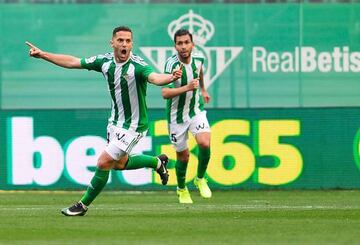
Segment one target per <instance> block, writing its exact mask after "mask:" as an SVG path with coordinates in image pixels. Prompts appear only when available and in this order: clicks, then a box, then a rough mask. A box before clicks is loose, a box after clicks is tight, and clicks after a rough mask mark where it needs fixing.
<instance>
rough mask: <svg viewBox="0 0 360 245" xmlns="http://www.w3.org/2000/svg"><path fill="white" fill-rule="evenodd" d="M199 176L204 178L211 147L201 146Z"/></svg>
mask: <svg viewBox="0 0 360 245" xmlns="http://www.w3.org/2000/svg"><path fill="white" fill-rule="evenodd" d="M198 159H199V164H198V169H197V177H198V178H200V179H201V178H203V177H204V175H205V172H206V169H207V166H208V163H209V160H210V148H201V147H199V153H198Z"/></svg>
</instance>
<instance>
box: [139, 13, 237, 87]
mask: <svg viewBox="0 0 360 245" xmlns="http://www.w3.org/2000/svg"><path fill="white" fill-rule="evenodd" d="M181 28H185V29H188V30H189V31H190V32H191V33H192V35H193V39H194V43H195V45H196V48H195V50H194V52H197V53H200V54H202V56H204V57H205V64H204V79H205V81H206V83H205V86H206V87H209V86H210V85H211V84H212V83H213V82H214V81H215V80H216V79H217V78H218V77H219V76H220V75H221V73H222V72H223V71H224V70H225V69H226V68H227V67H228V66H229V65H230V64H231V62H233V60H234V59H235V58H236V57H237V56H238V55H239V54H240V52H241V51H242V50H243V47H206V46H205V44H206V42H207V41H209V40H210V39H211V38H212V36H213V35H214V33H215V27H214V25H213V23H212V22H211V21H209V20H206V19H204V18H203V17H202V16H201V15H198V14H195V13H194V12H193V11H192V10H189V12H188V13H187V14H184V15H182V16H180V17H179V18H177V19H176V20H173V21H172V22H170V23H169V25H168V34H169V36H170V38H171V40H172V39H173V36H174V34H175V32H176V31H177V30H178V29H181ZM140 50H141V52H142V53H143V54H144V55H145V56H146V58H147V59H148V60H149V61H150V62H151V63H152V64H153V65H154V66H155V67H156V69H158V70H159V71H160V72H162V71H163V69H164V66H165V62H166V59H167V58H168V57H170V56H171V55H173V54H174V53H175V49H174V47H140Z"/></svg>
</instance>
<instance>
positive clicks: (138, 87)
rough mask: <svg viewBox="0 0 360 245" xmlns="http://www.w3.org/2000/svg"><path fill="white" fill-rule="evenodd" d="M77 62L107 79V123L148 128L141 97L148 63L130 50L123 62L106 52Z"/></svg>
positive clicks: (144, 103)
mask: <svg viewBox="0 0 360 245" xmlns="http://www.w3.org/2000/svg"><path fill="white" fill-rule="evenodd" d="M81 66H82V67H83V68H85V69H88V70H94V71H97V72H101V73H102V74H103V76H104V78H105V79H106V81H107V84H108V89H109V93H110V97H111V102H112V103H111V116H110V118H109V123H111V124H113V125H116V126H119V127H122V128H125V129H128V130H132V131H135V132H144V131H146V130H147V129H148V124H149V123H148V115H147V106H146V101H145V97H146V88H147V82H148V76H149V74H150V73H151V72H153V68H152V67H151V66H149V65H148V64H147V63H145V62H144V60H143V59H142V58H140V57H139V56H136V55H134V54H132V53H131V54H130V58H129V60H128V61H126V62H124V63H116V62H115V59H114V53H107V54H104V55H97V56H93V57H90V58H83V59H81Z"/></svg>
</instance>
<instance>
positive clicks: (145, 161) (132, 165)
mask: <svg viewBox="0 0 360 245" xmlns="http://www.w3.org/2000/svg"><path fill="white" fill-rule="evenodd" d="M157 164H158V158H157V157H153V156H148V155H132V156H129V160H128V162H127V163H126V166H125V169H127V170H129V169H138V168H144V167H147V168H153V169H156V168H157Z"/></svg>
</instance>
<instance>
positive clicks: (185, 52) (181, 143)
mask: <svg viewBox="0 0 360 245" xmlns="http://www.w3.org/2000/svg"><path fill="white" fill-rule="evenodd" d="M174 43H175V49H176V51H177V54H175V55H173V56H172V57H170V58H169V59H168V60H167V61H166V63H165V73H169V74H171V73H172V72H174V71H176V70H177V69H179V68H180V69H181V70H182V77H181V79H178V80H175V81H173V82H172V83H171V84H169V85H167V86H165V87H163V89H162V96H163V97H164V99H167V121H168V128H169V137H170V140H171V142H172V144H173V146H174V148H175V150H176V157H177V161H176V166H175V170H176V178H177V183H178V186H177V190H176V193H177V195H178V197H179V202H180V203H193V201H192V199H191V196H190V193H189V190H188V188H187V187H186V185H185V177H186V169H187V166H188V162H189V149H188V146H187V139H188V131H190V132H191V133H192V134H193V135H194V136H195V139H196V142H197V144H198V146H199V152H198V159H199V162H198V169H197V177H196V178H195V179H194V185H195V186H196V187H197V188H198V189H199V191H200V195H201V196H202V197H203V198H210V197H211V190H210V188H209V186H208V184H207V180H206V179H205V178H204V175H205V172H206V169H207V166H208V163H209V159H210V126H209V122H208V120H207V117H206V111H205V110H204V102H205V103H208V102H209V100H210V96H209V94H208V93H207V91H206V89H205V86H204V76H203V64H204V58H203V57H201V56H199V55H196V54H194V53H193V52H192V51H193V48H194V47H195V45H194V42H193V37H192V34H191V33H190V32H189V31H188V30H185V29H180V30H178V31H176V33H175V34H174ZM199 85H200V86H199ZM199 87H200V89H199Z"/></svg>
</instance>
